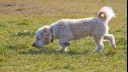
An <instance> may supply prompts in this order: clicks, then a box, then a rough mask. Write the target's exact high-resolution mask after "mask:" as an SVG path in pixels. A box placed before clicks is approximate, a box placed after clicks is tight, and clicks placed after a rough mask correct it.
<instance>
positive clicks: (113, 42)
mask: <svg viewBox="0 0 128 72" xmlns="http://www.w3.org/2000/svg"><path fill="white" fill-rule="evenodd" d="M104 39H106V40H109V41H110V46H111V47H112V48H116V45H115V38H114V36H113V35H112V34H106V35H105V36H104Z"/></svg>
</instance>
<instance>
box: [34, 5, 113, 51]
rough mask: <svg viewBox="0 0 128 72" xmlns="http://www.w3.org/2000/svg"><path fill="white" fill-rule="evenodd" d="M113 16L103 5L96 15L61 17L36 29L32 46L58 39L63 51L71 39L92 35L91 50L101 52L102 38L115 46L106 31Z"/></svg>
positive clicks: (109, 9) (109, 8)
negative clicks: (93, 41)
mask: <svg viewBox="0 0 128 72" xmlns="http://www.w3.org/2000/svg"><path fill="white" fill-rule="evenodd" d="M114 16H115V13H114V12H113V10H112V8H111V7H108V6H104V7H102V8H101V9H100V10H99V11H98V12H97V17H90V18H82V19H61V20H59V21H57V22H55V23H53V24H52V25H50V26H43V27H41V28H39V29H38V30H37V31H36V34H35V36H36V41H35V42H34V43H33V44H32V46H34V47H37V48H40V47H42V46H44V45H46V44H48V43H50V42H53V39H59V44H60V46H61V47H60V51H63V52H65V51H66V50H67V48H68V46H69V45H70V43H69V42H70V41H71V40H77V39H81V38H84V37H87V36H92V37H93V38H94V40H95V44H96V48H95V50H94V51H93V52H101V51H102V49H103V48H104V45H103V40H104V39H106V40H108V41H110V45H111V47H113V48H115V39H114V36H113V35H112V34H109V33H108V30H109V27H108V22H109V21H110V19H111V18H112V17H114Z"/></svg>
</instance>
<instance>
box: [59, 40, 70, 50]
mask: <svg viewBox="0 0 128 72" xmlns="http://www.w3.org/2000/svg"><path fill="white" fill-rule="evenodd" d="M59 44H60V49H59V51H61V52H66V51H67V49H68V46H69V45H70V43H69V41H67V40H60V41H59Z"/></svg>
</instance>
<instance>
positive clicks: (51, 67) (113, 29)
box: [0, 0, 127, 72]
mask: <svg viewBox="0 0 128 72" xmlns="http://www.w3.org/2000/svg"><path fill="white" fill-rule="evenodd" d="M105 5H108V6H111V7H112V8H113V9H114V11H115V13H116V18H113V19H112V20H111V21H110V22H109V27H110V33H112V34H114V36H115V40H116V47H117V48H116V49H112V48H111V47H110V46H109V43H108V42H106V43H104V45H105V48H104V50H103V52H102V53H92V50H94V49H95V43H94V40H93V38H92V37H87V38H84V39H82V40H77V41H72V42H71V45H70V46H69V49H68V52H66V53H61V52H58V51H56V49H58V48H59V44H58V40H55V41H54V42H53V43H50V44H48V45H46V46H45V47H43V48H42V49H41V51H39V50H38V49H36V48H34V47H32V46H31V44H32V42H33V41H34V40H35V39H34V34H35V31H36V30H37V29H38V28H39V27H41V26H44V25H49V24H51V23H53V22H55V21H57V20H59V19H62V18H83V17H91V16H96V15H95V14H96V12H97V11H98V9H100V8H101V7H103V6H105ZM126 5H127V4H126V0H54V1H51V0H22V1H21V0H1V1H0V72H126V71H127V21H126V19H127V13H126V10H127V7H126Z"/></svg>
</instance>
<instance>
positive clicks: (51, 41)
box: [50, 28, 54, 43]
mask: <svg viewBox="0 0 128 72" xmlns="http://www.w3.org/2000/svg"><path fill="white" fill-rule="evenodd" d="M50 32H51V35H52V39H51V41H50V42H51V43H52V42H53V40H54V36H53V34H52V33H53V31H52V28H50Z"/></svg>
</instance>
